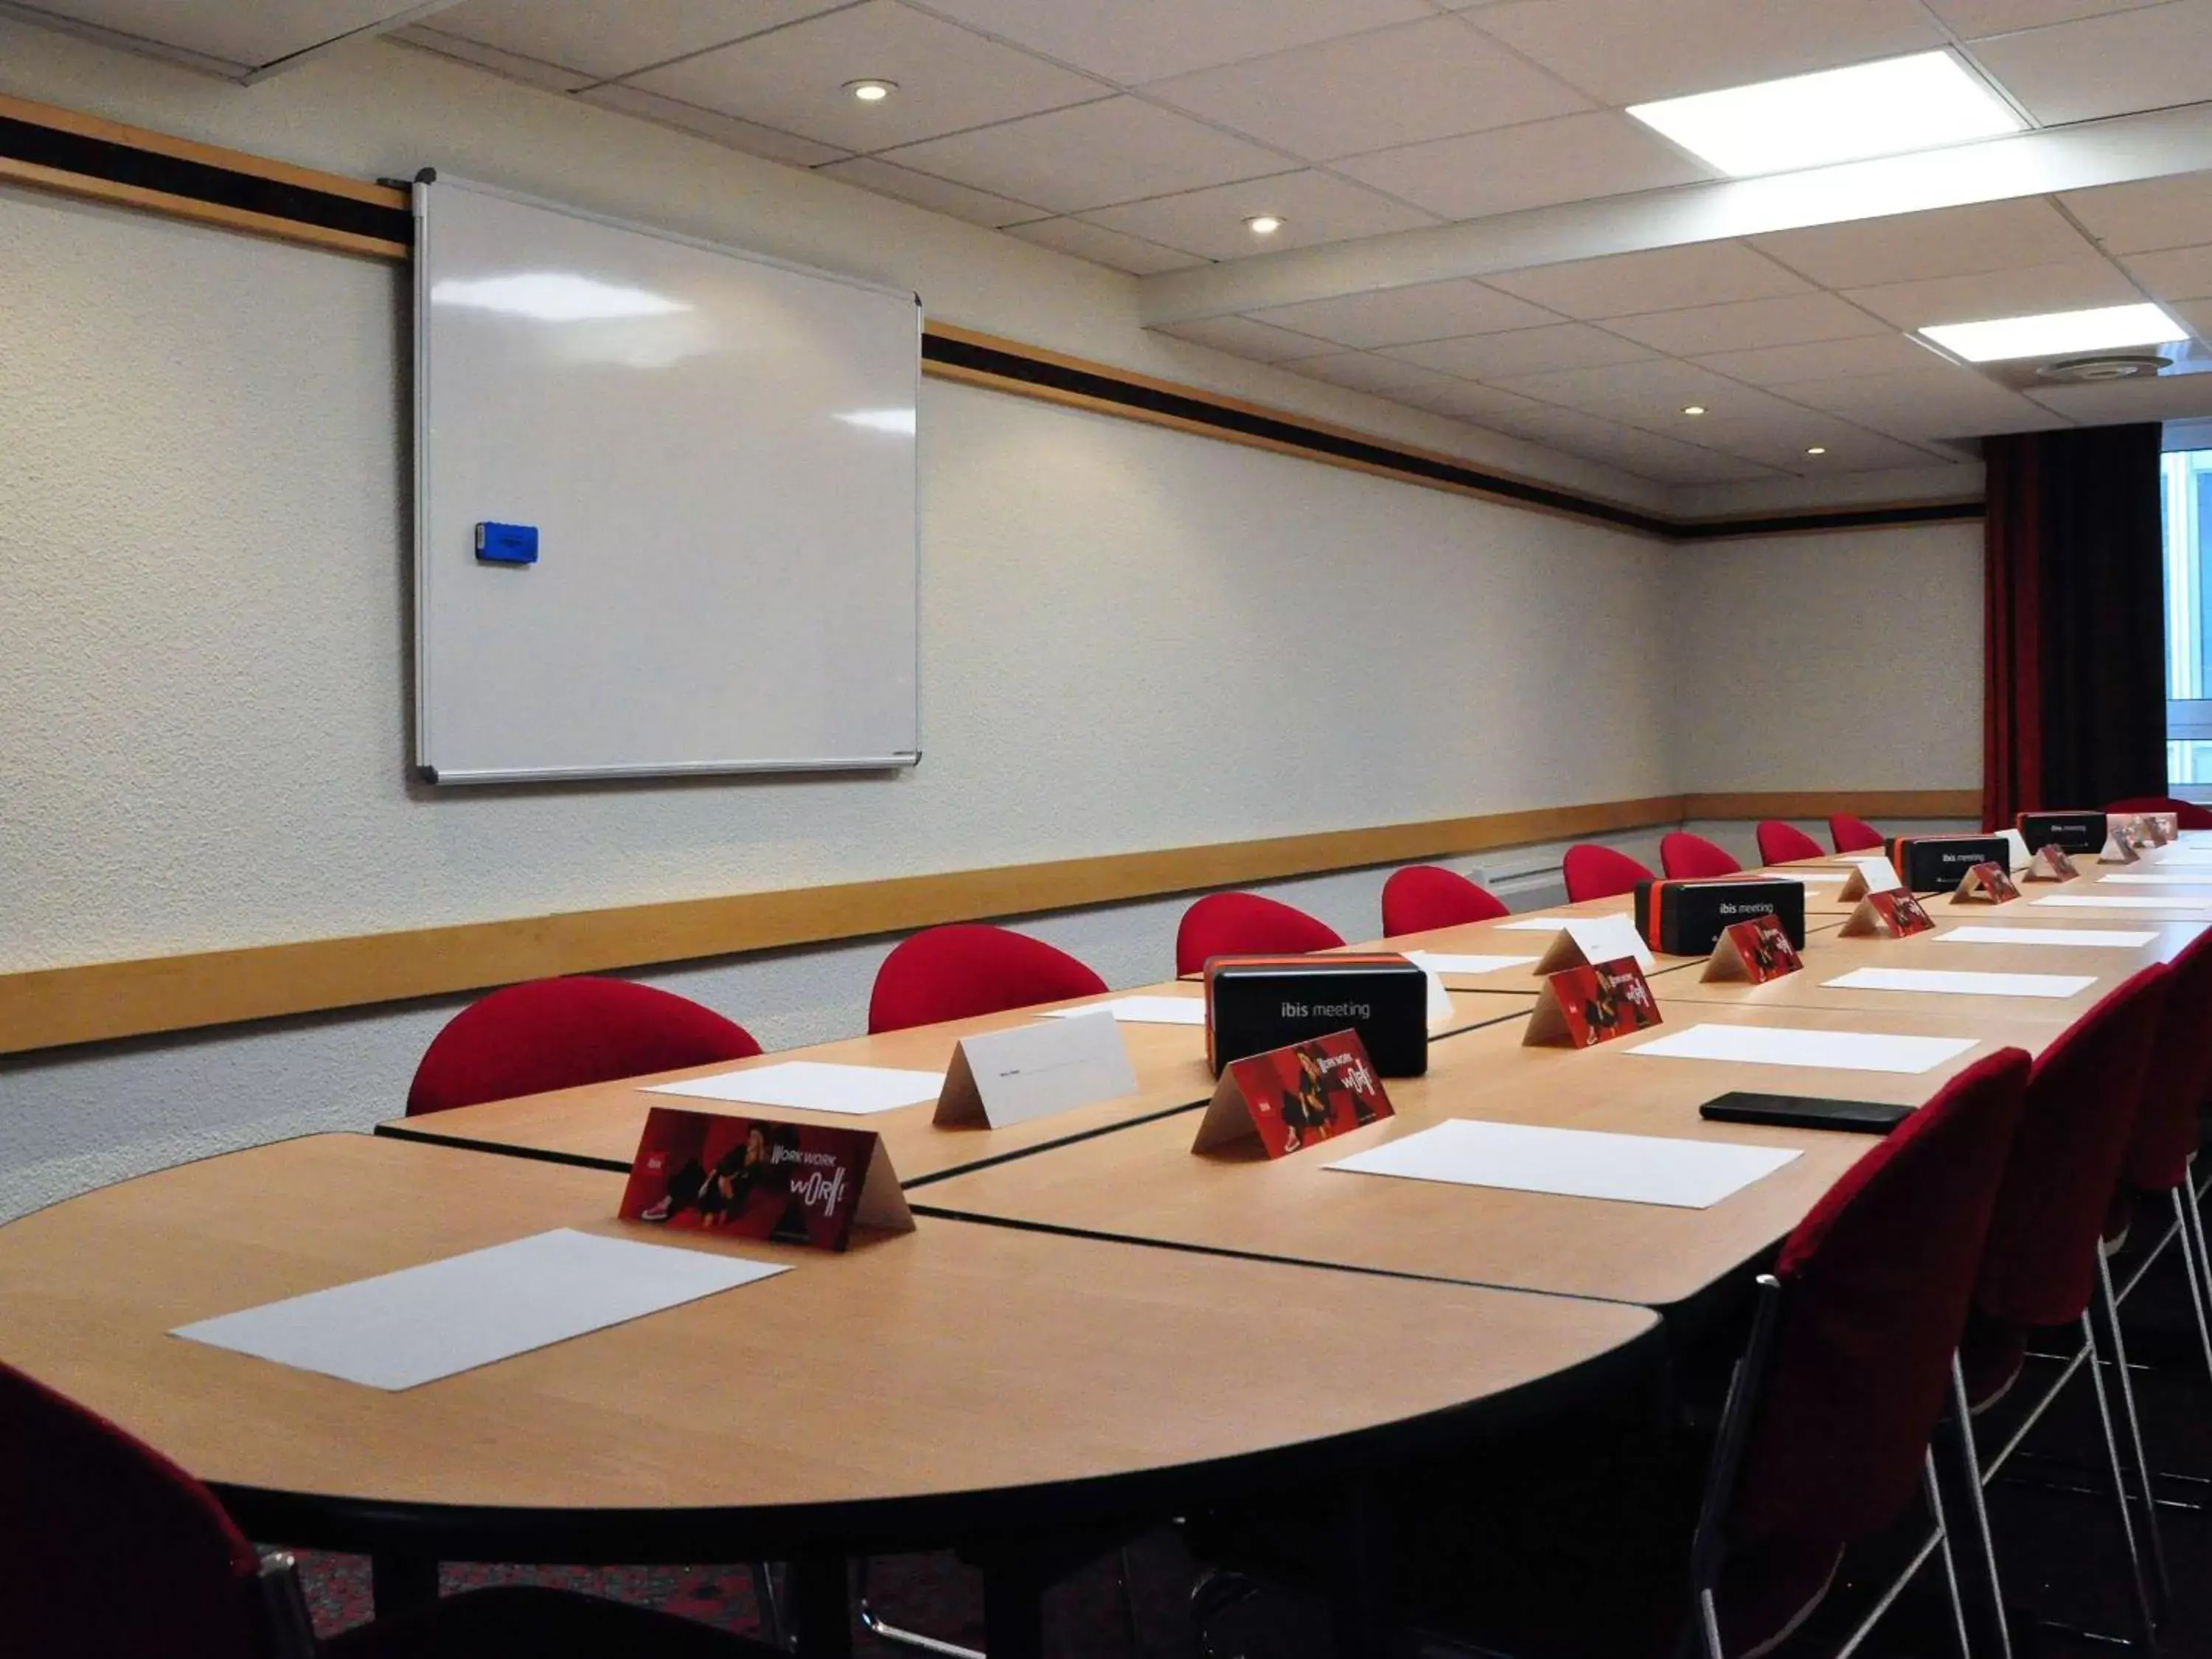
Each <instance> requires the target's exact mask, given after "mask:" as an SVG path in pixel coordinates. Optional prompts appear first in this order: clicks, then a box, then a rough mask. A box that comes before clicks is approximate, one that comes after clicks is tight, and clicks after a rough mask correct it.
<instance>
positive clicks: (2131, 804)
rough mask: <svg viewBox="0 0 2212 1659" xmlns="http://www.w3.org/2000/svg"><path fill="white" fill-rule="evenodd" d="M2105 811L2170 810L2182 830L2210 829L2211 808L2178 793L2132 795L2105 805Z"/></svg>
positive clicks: (2211, 822) (2211, 823)
mask: <svg viewBox="0 0 2212 1659" xmlns="http://www.w3.org/2000/svg"><path fill="white" fill-rule="evenodd" d="M2105 810H2106V811H2107V812H2171V813H2172V814H2173V817H2174V821H2175V823H2176V824H2177V826H2178V827H2179V828H2181V829H2212V808H2206V807H2203V806H2199V805H2197V803H2196V802H2195V801H2193V800H2183V799H2181V798H2180V797H2179V796H2178V795H2133V796H2130V798H2129V799H2126V800H2116V801H2113V802H2112V803H2111V804H2110V805H2107V806H2106V808H2105Z"/></svg>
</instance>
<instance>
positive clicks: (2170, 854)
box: [2148, 847, 2212, 867]
mask: <svg viewBox="0 0 2212 1659" xmlns="http://www.w3.org/2000/svg"><path fill="white" fill-rule="evenodd" d="M2148 861H2149V862H2150V863H2153V864H2155V865H2158V866H2160V867H2164V866H2167V865H2173V864H2180V865H2192V866H2193V865H2207V864H2212V853H2207V852H2203V851H2201V850H2197V851H2192V850H2191V849H2190V848H2185V847H2168V848H2163V849H2162V850H2160V852H2159V853H2158V854H2156V855H2154V857H2153V858H2151V859H2150V860H2148Z"/></svg>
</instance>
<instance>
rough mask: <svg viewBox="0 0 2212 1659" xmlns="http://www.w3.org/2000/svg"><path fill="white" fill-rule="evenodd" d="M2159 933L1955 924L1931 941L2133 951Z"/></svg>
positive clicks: (2095, 928)
mask: <svg viewBox="0 0 2212 1659" xmlns="http://www.w3.org/2000/svg"><path fill="white" fill-rule="evenodd" d="M2157 937H2158V935H2157V934H2156V933H2132V932H2119V931H2112V930H2107V929H2106V928H2102V927H1953V928H1948V929H1947V930H1946V931H1944V932H1943V933H1938V934H1937V935H1936V937H1935V938H1934V939H1929V941H1928V943H1929V944H1930V945H2068V946H2075V947H2079V948H2081V949H2084V950H2106V951H2132V950H2135V949H2137V948H2138V947H2140V946H2142V945H2148V944H2149V943H2151V942H2152V941H2153V940H2154V939H2156V938H2157Z"/></svg>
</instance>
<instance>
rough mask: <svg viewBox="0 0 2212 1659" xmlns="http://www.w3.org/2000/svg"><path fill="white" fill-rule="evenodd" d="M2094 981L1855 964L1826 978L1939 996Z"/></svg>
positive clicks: (2010, 992)
mask: <svg viewBox="0 0 2212 1659" xmlns="http://www.w3.org/2000/svg"><path fill="white" fill-rule="evenodd" d="M2096 982H2097V977H2096V975H2093V974H1974V973H1959V974H1949V973H1932V972H1929V971H1928V970H1926V969H1918V968H1857V969H1852V971H1851V972H1850V973H1848V974H1844V975H1841V976H1840V977H1838V978H1836V979H1825V980H1822V981H1820V983H1821V984H1823V985H1832V986H1834V987H1838V989H1840V990H1845V991H1925V992H1933V993H1935V994H1937V995H1939V996H1961V997H2054V998H2058V997H2075V996H2079V995H2081V993H2082V992H2084V991H2086V990H2087V989H2088V988H2089V987H2091V986H2092V985H2094V984H2095V983H2096Z"/></svg>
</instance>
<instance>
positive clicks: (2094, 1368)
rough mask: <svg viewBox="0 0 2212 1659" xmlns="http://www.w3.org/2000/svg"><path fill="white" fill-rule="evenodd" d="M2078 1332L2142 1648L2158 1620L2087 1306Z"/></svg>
mask: <svg viewBox="0 0 2212 1659" xmlns="http://www.w3.org/2000/svg"><path fill="white" fill-rule="evenodd" d="M2081 1334H2082V1336H2083V1337H2084V1338H2085V1339H2086V1340H2087V1345H2088V1346H2087V1353H2088V1361H2089V1363H2088V1366H2087V1370H2088V1372H2089V1387H2090V1389H2091V1391H2092V1392H2093V1393H2094V1394H2095V1395H2096V1397H2097V1420H2098V1421H2099V1422H2100V1424H2101V1425H2103V1427H2104V1431H2105V1455H2106V1462H2107V1465H2108V1467H2109V1468H2110V1470H2111V1472H2112V1505H2113V1512H2114V1513H2115V1514H2117V1515H2118V1516H2119V1519H2120V1537H2121V1540H2122V1541H2123V1542H2124V1543H2125V1544H2126V1545H2127V1548H2128V1568H2129V1571H2130V1576H2131V1577H2133V1579H2134V1581H2135V1592H2136V1622H2137V1624H2138V1626H2139V1627H2140V1629H2141V1632H2142V1643H2143V1645H2144V1646H2145V1647H2146V1648H2149V1647H2154V1646H2155V1645H2156V1644H2157V1641H2158V1621H2157V1619H2156V1617H2155V1616H2154V1614H2153V1613H2152V1611H2151V1605H2150V1587H2149V1586H2148V1584H2147V1583H2145V1582H2144V1580H2143V1571H2142V1555H2141V1554H2140V1553H2138V1552H2137V1550H2136V1523H2135V1519H2134V1517H2133V1516H2130V1514H2129V1513H2128V1480H2127V1476H2126V1475H2125V1474H2124V1473H2123V1472H2122V1471H2121V1468H2120V1443H2119V1441H2118V1439H2117V1438H2116V1437H2114V1435H2113V1433H2112V1402H2111V1401H2109V1400H2108V1399H2107V1398H2106V1395H2105V1371H2104V1361H2103V1358H2102V1356H2101V1354H2100V1351H2099V1349H2098V1346H2097V1328H2096V1322H2094V1321H2093V1320H2092V1319H2091V1318H2090V1317H2089V1314H2088V1310H2087V1309H2084V1310H2082V1314H2081Z"/></svg>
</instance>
